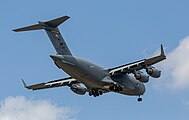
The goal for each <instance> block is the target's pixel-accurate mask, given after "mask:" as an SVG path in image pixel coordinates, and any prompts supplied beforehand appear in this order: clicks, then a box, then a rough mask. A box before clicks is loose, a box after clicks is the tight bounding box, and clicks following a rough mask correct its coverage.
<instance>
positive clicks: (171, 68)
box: [159, 37, 189, 90]
mask: <svg viewBox="0 0 189 120" xmlns="http://www.w3.org/2000/svg"><path fill="white" fill-rule="evenodd" d="M159 65H160V68H161V69H162V71H163V76H162V79H163V80H161V83H160V84H161V85H166V87H168V88H172V89H177V90H178V89H180V90H181V89H187V88H189V37H186V38H184V39H183V40H181V41H180V43H179V45H178V46H177V47H176V48H175V49H174V50H173V51H171V52H170V53H167V59H166V60H165V61H164V62H162V63H160V64H159Z"/></svg>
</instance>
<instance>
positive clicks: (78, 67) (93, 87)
mask: <svg viewBox="0 0 189 120" xmlns="http://www.w3.org/2000/svg"><path fill="white" fill-rule="evenodd" d="M69 18H70V17H68V16H63V17H60V18H57V19H54V20H50V21H47V22H42V21H39V22H38V24H35V25H31V26H27V27H23V28H19V29H15V30H13V31H15V32H21V31H29V30H40V29H44V30H45V31H46V33H47V34H48V36H49V38H50V40H51V42H52V44H53V46H54V48H55V50H56V52H57V54H56V55H50V57H51V58H52V59H53V61H54V63H55V65H56V66H57V67H58V68H59V69H62V70H63V71H64V72H66V73H67V74H68V75H70V77H67V78H63V79H58V80H53V81H50V82H43V83H39V84H35V85H30V86H27V85H26V83H25V82H24V81H23V80H22V82H23V84H24V86H25V88H27V89H29V90H40V89H47V88H53V87H61V86H68V87H70V89H71V90H72V91H73V92H75V93H76V94H79V95H84V94H85V93H86V92H88V93H89V95H90V96H94V97H96V96H100V95H102V94H103V93H108V92H116V93H120V94H124V95H130V96H138V99H137V100H138V101H142V98H141V95H143V94H144V93H145V90H146V89H145V85H144V83H147V82H148V81H149V76H151V77H153V78H159V77H160V76H161V71H160V70H158V69H156V68H155V67H153V66H152V65H153V64H156V63H158V62H160V61H162V60H164V59H166V56H165V54H164V50H163V46H162V45H161V54H160V55H158V56H155V57H152V58H149V59H143V60H139V61H136V62H132V63H129V64H125V65H121V66H118V67H114V68H109V69H105V68H102V67H100V66H98V65H95V64H93V63H90V62H88V61H86V60H83V59H80V58H77V57H74V56H73V55H72V53H71V52H70V50H69V48H68V46H67V45H66V42H65V41H64V39H63V37H62V35H61V33H60V31H59V29H58V26H59V25H60V24H61V23H63V22H65V21H66V20H67V19H69ZM142 69H145V70H146V73H147V74H148V75H149V76H148V75H146V74H144V73H143V72H142V71H141V70H142Z"/></svg>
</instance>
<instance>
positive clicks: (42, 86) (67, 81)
mask: <svg viewBox="0 0 189 120" xmlns="http://www.w3.org/2000/svg"><path fill="white" fill-rule="evenodd" d="M22 82H23V84H24V87H25V88H27V89H29V90H40V89H47V88H53V87H61V86H70V85H72V84H79V82H78V81H77V80H76V79H74V78H73V77H68V78H63V79H58V80H53V81H50V82H46V83H39V84H34V85H30V86H27V85H26V83H25V82H24V81H23V80H22Z"/></svg>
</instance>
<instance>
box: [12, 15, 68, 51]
mask: <svg viewBox="0 0 189 120" xmlns="http://www.w3.org/2000/svg"><path fill="white" fill-rule="evenodd" d="M69 18H70V17H68V16H63V17H60V18H56V19H53V20H50V21H47V22H41V21H39V22H38V24H35V25H31V26H27V27H23V28H19V29H14V30H13V31H15V32H22V31H30V30H40V29H45V31H46V33H47V34H48V36H49V38H50V40H51V42H52V44H53V46H54V48H55V49H56V51H57V53H58V54H60V55H72V54H71V52H70V50H69V48H68V46H67V45H66V42H65V41H64V38H63V37H62V35H61V33H60V31H59V29H58V26H59V25H60V24H61V23H63V22H64V21H66V20H67V19H69Z"/></svg>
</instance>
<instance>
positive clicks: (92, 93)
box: [89, 90, 102, 97]
mask: <svg viewBox="0 0 189 120" xmlns="http://www.w3.org/2000/svg"><path fill="white" fill-rule="evenodd" d="M92 95H93V96H94V97H97V96H100V95H102V91H99V90H92V91H90V92H89V96H92Z"/></svg>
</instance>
